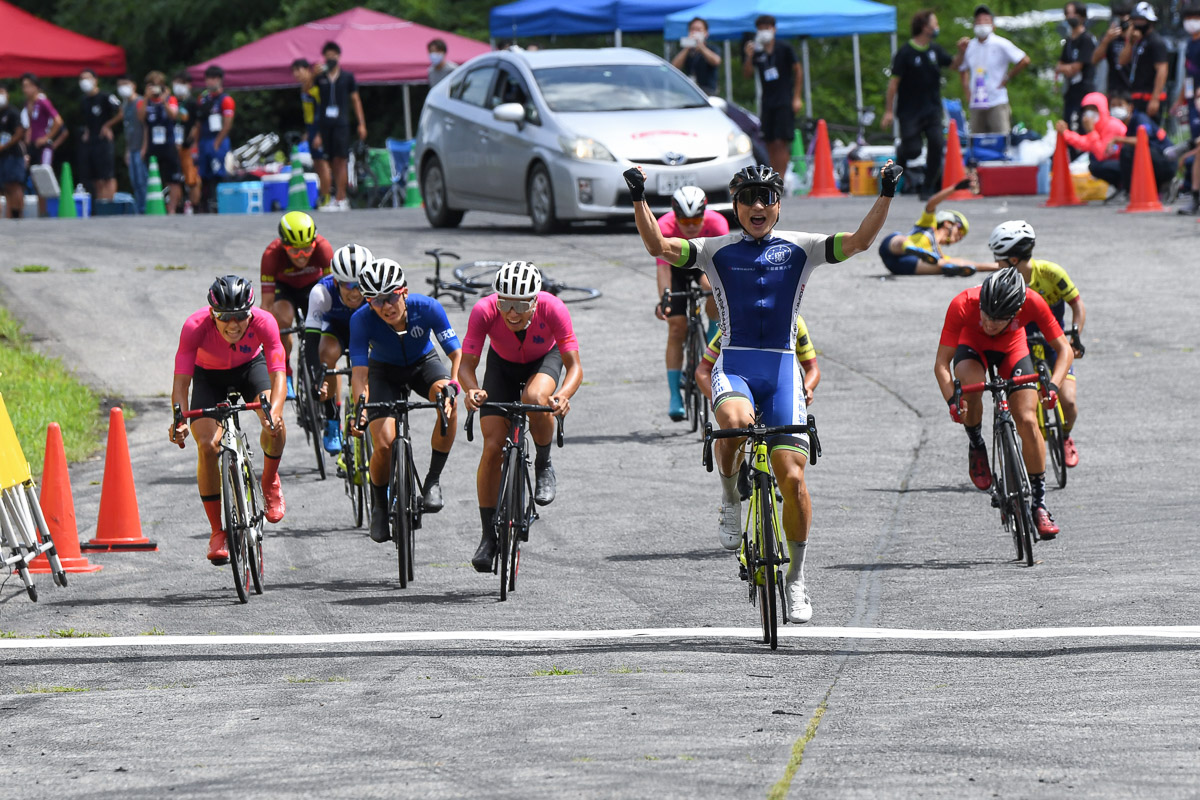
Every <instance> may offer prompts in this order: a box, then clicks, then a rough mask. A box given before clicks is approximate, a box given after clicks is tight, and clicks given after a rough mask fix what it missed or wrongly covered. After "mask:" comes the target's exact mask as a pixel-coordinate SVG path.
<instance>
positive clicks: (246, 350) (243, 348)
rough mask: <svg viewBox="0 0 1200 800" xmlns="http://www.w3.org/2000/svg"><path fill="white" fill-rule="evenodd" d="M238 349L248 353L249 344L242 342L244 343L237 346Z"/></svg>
mask: <svg viewBox="0 0 1200 800" xmlns="http://www.w3.org/2000/svg"><path fill="white" fill-rule="evenodd" d="M238 349H239V350H241V351H242V352H243V353H249V352H250V345H248V344H244V345H241V346H240V347H238Z"/></svg>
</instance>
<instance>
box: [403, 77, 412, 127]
mask: <svg viewBox="0 0 1200 800" xmlns="http://www.w3.org/2000/svg"><path fill="white" fill-rule="evenodd" d="M410 102H411V98H410V94H409V86H408V84H407V83H406V84H404V138H405V139H411V138H413V132H412V108H411V107H410Z"/></svg>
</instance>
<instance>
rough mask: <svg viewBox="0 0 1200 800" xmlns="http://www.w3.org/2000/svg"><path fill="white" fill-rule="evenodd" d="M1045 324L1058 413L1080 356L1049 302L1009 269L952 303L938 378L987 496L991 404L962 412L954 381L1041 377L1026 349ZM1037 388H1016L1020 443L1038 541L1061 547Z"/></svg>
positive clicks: (970, 402) (973, 398) (971, 405)
mask: <svg viewBox="0 0 1200 800" xmlns="http://www.w3.org/2000/svg"><path fill="white" fill-rule="evenodd" d="M1030 322H1034V323H1037V326H1038V328H1039V329H1041V331H1042V334H1043V335H1044V336H1045V337H1046V341H1047V343H1048V344H1049V346H1050V347H1052V348H1053V349H1054V350H1055V351H1056V353H1057V361H1056V363H1055V365H1054V373H1053V375H1052V376H1051V378H1050V382H1051V388H1050V392H1049V396H1048V397H1047V399H1046V401H1045V402H1046V404H1047V406H1048V407H1050V408H1053V407H1054V404H1055V403H1056V402H1057V401H1058V397H1057V393H1056V391H1055V389H1054V387H1056V386H1061V385H1062V383H1063V380H1065V379H1066V375H1067V370H1069V369H1070V368H1071V362H1072V360H1073V359H1074V357H1075V356H1074V353H1072V352H1071V345H1070V343H1068V341H1067V337H1066V336H1064V335H1063V332H1062V328H1061V327H1059V324H1058V320H1056V319H1055V318H1054V314H1052V313H1051V312H1050V306H1048V305H1046V301H1045V300H1043V299H1042V296H1041V295H1040V294H1038V293H1037V292H1035V291H1033V290H1032V289H1028V288H1026V286H1025V279H1024V278H1022V277H1021V273H1020V272H1018V271H1017V269H1016V267H1005V268H1004V269H1002V270H1000V271H999V272H994V273H992V274H991V275H989V276H988V278H987V280H985V281H984V282H983V285H982V286H975V287H972V288H970V289H967V290H965V291H963V292H962V293H960V294H959V295H958V296H957V297H955V298H954V299H953V300H952V301H951V302H950V308H949V309H948V310H947V311H946V322H945V325H944V326H943V327H942V337H941V340H940V341H939V343H938V349H937V358H936V360H935V361H934V365H933V374H934V375H935V376H936V377H937V382H938V386H939V388H941V390H942V397H944V398H946V404H947V405H949V407H950V419H952V420H954V421H955V422H957V423H958V424H960V425H962V426H964V427H965V428H966V429H967V439H968V440H969V442H970V445H969V447H968V450H967V461H968V468H969V471H970V474H971V481H972V482H973V483H974V484H975V486H976V487H977V488H979V489H980V490H981V491H986V490H987V489H989V488H991V485H992V471H991V469H990V468H989V466H988V456H987V445H986V444H985V443H984V441H983V433H982V430H981V428H982V424H983V406H984V403H983V398H982V396H981V395H980V394H968V395H963V397H962V404H961V405H958V404H956V403H955V402H954V380H955V378H957V379H958V380H959V381H961V382H962V383H964V384H969V383H980V382H982V381H984V380H986V379H987V368H986V367H985V364H987V365H994V366H995V367H996V371H997V372H998V373H999V375H1000V377H1001V378H1015V377H1018V376H1020V375H1030V374H1032V373H1033V372H1034V367H1033V361H1032V359H1030V357H1029V347H1028V346H1027V345H1026V344H1025V326H1026V325H1028V324H1029V323H1030ZM1036 388H1037V384H1033V383H1026V384H1022V385H1020V386H1017V387H1015V388H1014V390H1013V391H1012V393H1010V394H1009V396H1008V405H1009V408H1010V409H1011V410H1012V416H1013V421H1014V422H1015V423H1016V426H1017V435H1018V436H1020V437H1021V454H1022V457H1023V458H1024V460H1025V469H1026V470H1027V471H1028V472H1029V485H1030V489H1032V491H1033V505H1034V509H1033V519H1034V523H1035V524H1036V526H1037V530H1038V535H1039V536H1041V538H1043V539H1053V538H1054V537H1055V536H1057V535H1058V533H1059V528H1058V526H1057V525H1055V524H1054V519H1053V518H1052V517H1051V516H1050V512H1049V511H1048V510H1047V509H1046V442H1045V440H1044V439H1043V438H1042V432H1041V429H1039V428H1038V419H1037V402H1038V401H1037V394H1036V391H1035V390H1036Z"/></svg>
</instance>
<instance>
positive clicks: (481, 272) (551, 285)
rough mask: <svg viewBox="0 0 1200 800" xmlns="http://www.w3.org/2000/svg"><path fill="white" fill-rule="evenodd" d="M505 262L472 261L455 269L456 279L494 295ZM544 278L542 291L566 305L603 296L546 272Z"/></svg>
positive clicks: (543, 273) (465, 284)
mask: <svg viewBox="0 0 1200 800" xmlns="http://www.w3.org/2000/svg"><path fill="white" fill-rule="evenodd" d="M504 263H505V262H503V261H472V262H471V263H470V264H463V265H462V266H461V267H455V268H454V277H455V278H457V279H458V281H459V283H461V284H463V285H464V286H468V287H470V288H471V289H474V290H476V291H478V292H480V293H481V294H482V295H483V296H484V297H486V296H487V295H489V294H492V293H493V291H494V289H493V288H492V281H493V279H495V277H496V270H498V269H500V267H502V266H504ZM541 276H542V291H543V292H549V293H550V294H552V295H554V296H555V297H557V298H558V299H559V300H562V301H563V302H564V303H582V302H585V301H588V300H595V299H596V298H597V297H599V296H600V295H601V292H600V290H599V289H590V288H588V287H586V286H568V285H567V284H565V283H563V282H562V281H556V280H554V279H553V278H551V277H550V276H549V275H547V274H546V273H545V272H544V271H543V272H542V273H541Z"/></svg>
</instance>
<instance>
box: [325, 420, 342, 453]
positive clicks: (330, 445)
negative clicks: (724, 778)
mask: <svg viewBox="0 0 1200 800" xmlns="http://www.w3.org/2000/svg"><path fill="white" fill-rule="evenodd" d="M325 452H326V453H329V454H330V455H337V454H339V453H341V452H342V429H341V428H340V427H339V426H338V421H337V420H336V419H331V420H326V422H325Z"/></svg>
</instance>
